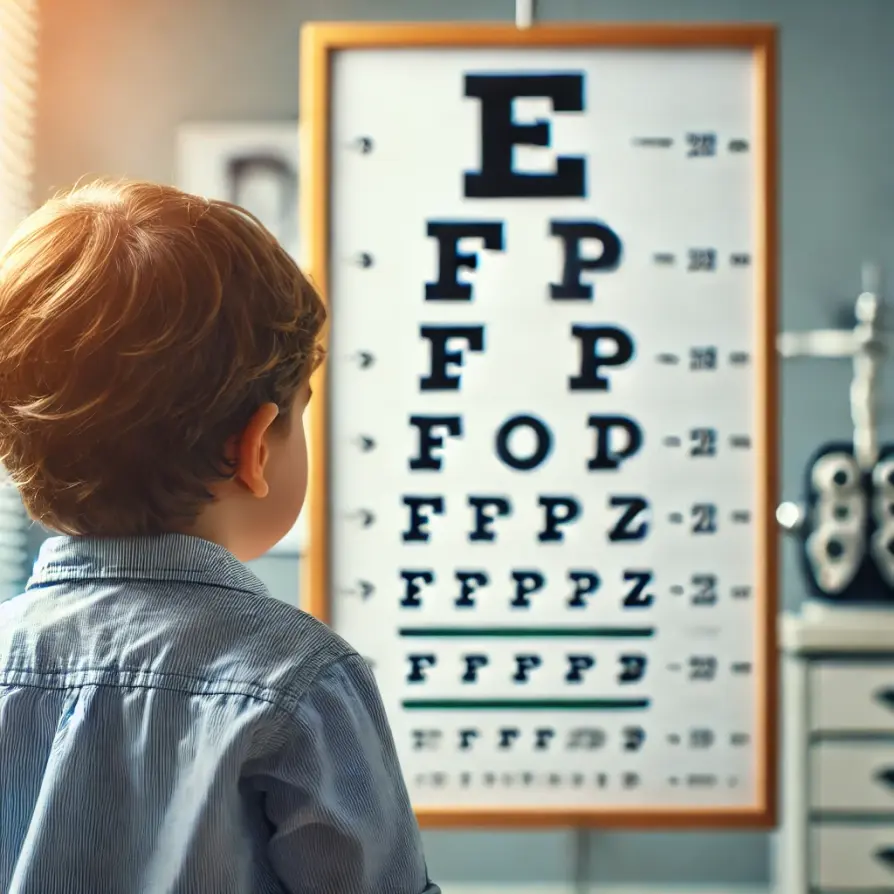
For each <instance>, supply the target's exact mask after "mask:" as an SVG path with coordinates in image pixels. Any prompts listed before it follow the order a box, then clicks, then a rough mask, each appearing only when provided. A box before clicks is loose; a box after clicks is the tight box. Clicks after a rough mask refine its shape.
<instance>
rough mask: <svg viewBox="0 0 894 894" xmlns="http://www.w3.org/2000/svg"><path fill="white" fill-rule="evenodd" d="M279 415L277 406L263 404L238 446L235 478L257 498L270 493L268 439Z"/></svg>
mask: <svg viewBox="0 0 894 894" xmlns="http://www.w3.org/2000/svg"><path fill="white" fill-rule="evenodd" d="M278 415H279V409H278V408H277V406H276V404H262V405H261V406H260V407H258V409H257V410H256V411H255V414H254V415H253V416H252V417H251V419H249V420H248V425H246V426H245V428H244V429H243V431H242V434H241V435H240V436H239V440H238V442H237V444H236V457H235V459H236V474H235V478H236V480H237V481H239V482H241V483H242V484H243V485H244V486H245V487H246V488H248V490H250V491H251V493H252V494H254V496H256V497H266V496H267V494H268V492H269V491H270V486H269V485H268V484H267V479H266V477H265V474H264V473H265V470H266V466H267V459H268V456H269V454H270V448H269V447H268V444H267V438H268V436H269V434H270V426H271V425H273V421H274V419H276V417H277V416H278Z"/></svg>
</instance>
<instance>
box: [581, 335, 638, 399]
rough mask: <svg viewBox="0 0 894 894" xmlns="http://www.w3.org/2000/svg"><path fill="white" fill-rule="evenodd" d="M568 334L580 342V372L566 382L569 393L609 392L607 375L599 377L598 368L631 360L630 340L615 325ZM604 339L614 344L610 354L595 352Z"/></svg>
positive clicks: (631, 345)
mask: <svg viewBox="0 0 894 894" xmlns="http://www.w3.org/2000/svg"><path fill="white" fill-rule="evenodd" d="M571 335H572V336H573V337H574V338H577V339H580V372H579V373H578V374H577V375H576V376H572V377H571V378H570V379H569V380H568V387H569V388H570V389H571V390H572V391H609V390H611V389H610V385H609V381H608V377H607V376H601V375H599V369H600V367H602V366H623V365H624V364H625V363H627V361H628V360H630V359H631V358H632V357H633V339H632V338H631V337H630V336H629V335H628V334H627V333H626V332H625V331H624V330H623V329H618V327H617V326H583V325H574V326H572V327H571ZM602 339H605V340H606V341H610V342H613V343H614V346H615V350H614V351H613V352H612V353H611V354H601V353H600V352H599V342H600V340H602Z"/></svg>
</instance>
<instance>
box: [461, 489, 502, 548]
mask: <svg viewBox="0 0 894 894" xmlns="http://www.w3.org/2000/svg"><path fill="white" fill-rule="evenodd" d="M469 505H470V506H471V507H472V508H473V509H474V510H475V529H474V530H473V531H472V533H471V534H469V540H473V541H479V540H496V539H497V535H496V534H495V533H494V532H493V531H492V530H491V525H492V524H493V523H494V522H495V521H496V519H497V518H498V517H500V516H504V515H509V512H510V510H511V507H510V505H509V500H507V499H506V498H505V497H469ZM487 507H491V508H493V509H494V511H495V512H496V515H489V514H488V513H486V512H485V511H484V510H485V508H487Z"/></svg>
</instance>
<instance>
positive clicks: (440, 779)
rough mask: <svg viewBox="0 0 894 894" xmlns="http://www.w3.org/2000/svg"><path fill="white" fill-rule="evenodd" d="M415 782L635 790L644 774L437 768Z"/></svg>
mask: <svg viewBox="0 0 894 894" xmlns="http://www.w3.org/2000/svg"><path fill="white" fill-rule="evenodd" d="M411 778H412V781H413V783H414V784H415V785H416V787H417V788H420V789H423V788H424V789H443V788H447V787H454V786H455V787H458V788H470V787H479V786H480V787H483V788H494V787H502V788H530V787H549V788H577V789H579V788H585V787H592V788H596V789H610V788H614V787H617V788H619V789H623V790H627V791H631V790H633V789H638V788H639V787H640V786H641V785H642V784H643V777H642V774H640V773H636V772H633V771H626V772H621V773H617V772H615V773H606V772H599V771H597V772H592V771H591V772H588V773H580V772H574V773H556V772H552V773H550V772H535V771H532V770H522V771H520V772H515V773H509V772H506V771H501V772H497V771H493V770H490V771H487V770H484V771H478V772H475V773H472V772H470V771H462V772H459V773H447V772H445V771H443V770H436V771H434V772H430V773H414V774H413V776H412V777H411ZM665 782H666V784H667V785H668V786H670V787H672V788H676V787H678V786H679V787H686V788H695V789H706V788H708V789H710V788H717V787H718V786H721V785H726V786H728V787H729V788H736V787H737V786H738V785H739V778H738V777H737V776H733V775H729V776H720V775H718V774H716V773H684V774H682V775H678V776H668V777H666V778H665Z"/></svg>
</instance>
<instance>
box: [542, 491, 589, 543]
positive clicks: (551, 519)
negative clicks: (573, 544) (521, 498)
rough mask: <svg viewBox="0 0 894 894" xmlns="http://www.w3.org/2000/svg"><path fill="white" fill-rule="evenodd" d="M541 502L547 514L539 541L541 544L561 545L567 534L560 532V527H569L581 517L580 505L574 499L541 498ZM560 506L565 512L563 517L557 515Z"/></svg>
mask: <svg viewBox="0 0 894 894" xmlns="http://www.w3.org/2000/svg"><path fill="white" fill-rule="evenodd" d="M539 502H540V505H541V506H542V507H543V508H544V509H545V510H546V512H545V513H544V521H543V530H542V531H541V532H540V533H539V534H538V535H537V539H538V540H539V541H540V542H541V543H550V542H552V543H561V542H562V541H563V540H564V539H565V534H564V532H562V531H560V530H559V525H567V524H569V523H570V522H573V521H574V520H575V519H576V518H577V517H578V516H579V515H580V503H578V502H577V500H575V499H574V497H541V498H540V500H539ZM560 506H561V507H562V508H563V509H564V510H565V511H564V513H563V514H562V515H558V514H557V513H556V509H558V508H559V507H560Z"/></svg>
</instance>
